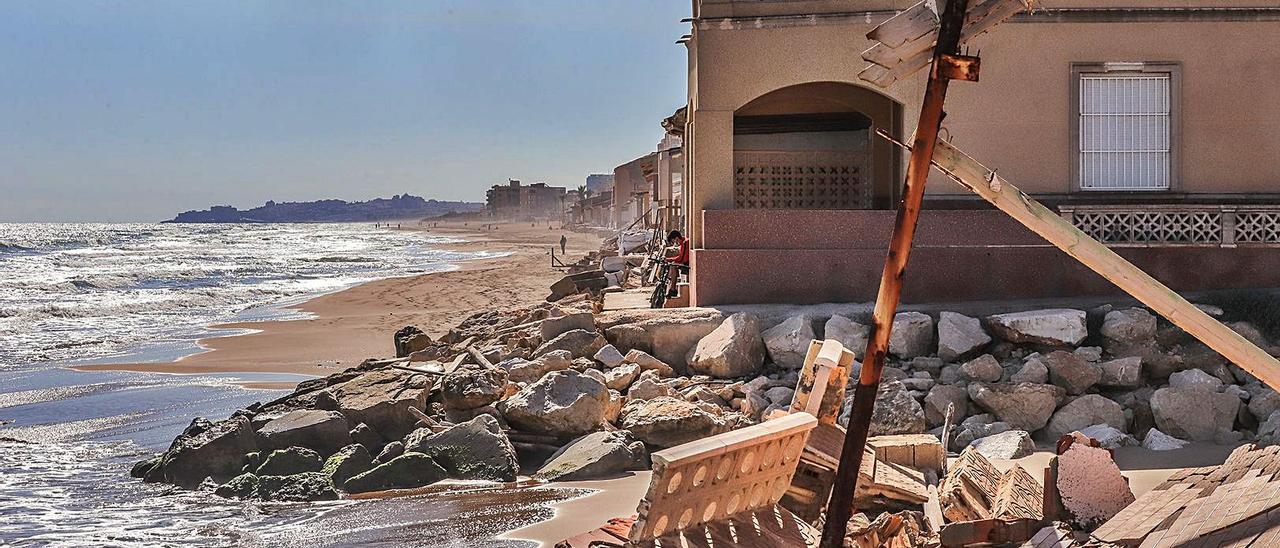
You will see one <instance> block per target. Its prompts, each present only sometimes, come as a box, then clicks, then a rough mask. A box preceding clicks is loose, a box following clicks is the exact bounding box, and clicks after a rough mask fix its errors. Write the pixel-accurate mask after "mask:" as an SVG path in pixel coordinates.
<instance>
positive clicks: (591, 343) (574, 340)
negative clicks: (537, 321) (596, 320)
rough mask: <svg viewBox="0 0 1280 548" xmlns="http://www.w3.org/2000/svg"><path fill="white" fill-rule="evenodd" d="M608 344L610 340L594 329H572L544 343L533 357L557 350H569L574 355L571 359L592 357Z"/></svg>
mask: <svg viewBox="0 0 1280 548" xmlns="http://www.w3.org/2000/svg"><path fill="white" fill-rule="evenodd" d="M606 344H609V341H606V340H605V339H604V336H603V335H601V334H599V333H597V332H595V331H594V330H587V329H570V330H569V331H565V332H564V333H561V334H560V335H558V336H556V338H554V339H551V340H548V341H547V342H544V343H542V346H539V347H538V348H537V349H536V350H534V351H533V357H534V358H537V357H539V356H544V355H546V354H548V353H551V352H555V351H557V350H567V351H569V354H570V355H571V356H572V357H571V358H570V359H574V358H590V357H591V356H594V355H596V352H599V351H600V349H601V348H604V345H606Z"/></svg>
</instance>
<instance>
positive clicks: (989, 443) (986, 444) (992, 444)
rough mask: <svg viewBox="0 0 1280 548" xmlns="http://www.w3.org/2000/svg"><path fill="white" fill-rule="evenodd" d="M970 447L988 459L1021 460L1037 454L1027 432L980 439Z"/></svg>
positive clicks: (1003, 433) (1015, 431)
mask: <svg viewBox="0 0 1280 548" xmlns="http://www.w3.org/2000/svg"><path fill="white" fill-rule="evenodd" d="M969 446H970V447H972V448H973V449H974V450H975V451H977V452H978V453H981V454H982V456H984V457H987V458H988V459H1002V460H1009V459H1020V458H1022V457H1026V456H1029V455H1031V454H1032V453H1035V452H1036V444H1035V442H1034V441H1032V439H1031V434H1030V433H1029V432H1027V431H1026V430H1008V431H1005V432H1001V433H999V434H994V435H991V436H987V437H984V438H978V439H976V440H973V443H970V444H969Z"/></svg>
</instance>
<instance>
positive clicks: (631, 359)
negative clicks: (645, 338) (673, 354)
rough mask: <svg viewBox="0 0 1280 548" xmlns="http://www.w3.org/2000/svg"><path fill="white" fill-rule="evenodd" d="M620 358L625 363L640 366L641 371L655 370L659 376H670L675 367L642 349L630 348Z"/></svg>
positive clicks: (673, 373)
mask: <svg viewBox="0 0 1280 548" xmlns="http://www.w3.org/2000/svg"><path fill="white" fill-rule="evenodd" d="M622 360H623V361H624V362H626V363H634V364H636V365H638V366H640V369H641V370H642V371H656V372H657V374H658V376H659V377H670V376H672V375H675V374H676V372H675V369H673V368H672V367H671V366H670V365H667V364H666V363H665V362H663V361H662V360H659V359H658V358H655V357H653V356H652V355H650V354H649V353H648V352H645V351H643V350H634V349H633V350H631V351H629V352H627V355H626V356H623V358H622Z"/></svg>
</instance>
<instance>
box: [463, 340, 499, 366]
mask: <svg viewBox="0 0 1280 548" xmlns="http://www.w3.org/2000/svg"><path fill="white" fill-rule="evenodd" d="M467 353H468V354H471V357H472V358H475V360H476V363H478V364H480V367H483V368H485V369H493V368H494V365H493V362H491V361H489V358H486V357H484V353H483V352H481V351H480V349H479V348H476V347H475V346H474V345H468V346H467Z"/></svg>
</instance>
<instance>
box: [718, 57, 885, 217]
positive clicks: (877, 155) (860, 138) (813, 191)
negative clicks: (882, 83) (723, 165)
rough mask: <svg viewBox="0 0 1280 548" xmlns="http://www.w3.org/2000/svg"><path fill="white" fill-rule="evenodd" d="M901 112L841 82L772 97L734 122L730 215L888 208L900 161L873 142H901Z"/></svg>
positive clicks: (871, 93)
mask: <svg viewBox="0 0 1280 548" xmlns="http://www.w3.org/2000/svg"><path fill="white" fill-rule="evenodd" d="M901 126H902V106H901V105H899V104H898V103H897V102H895V101H894V100H892V99H890V98H888V97H886V96H884V95H881V94H879V93H876V92H875V91H872V90H869V89H866V88H863V87H859V86H856V85H853V84H845V83H840V82H814V83H808V84H799V85H795V86H789V87H785V88H782V89H778V90H775V91H772V92H769V93H766V94H764V95H761V96H760V97H757V98H756V99H754V100H752V101H751V102H749V103H747V104H746V105H743V106H742V107H741V108H739V109H738V110H736V111H734V114H733V169H734V188H733V192H734V207H735V208H738V209H873V208H889V207H892V205H891V204H892V203H893V200H894V194H895V192H896V191H895V189H896V188H897V186H898V185H897V181H898V180H899V179H900V176H899V171H900V165H901V156H900V152H899V151H898V149H897V147H895V146H893V145H891V144H890V143H887V142H885V141H884V140H883V139H878V138H876V137H875V129H876V128H884V129H886V130H888V131H889V132H890V133H892V134H893V135H894V136H897V137H901Z"/></svg>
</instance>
